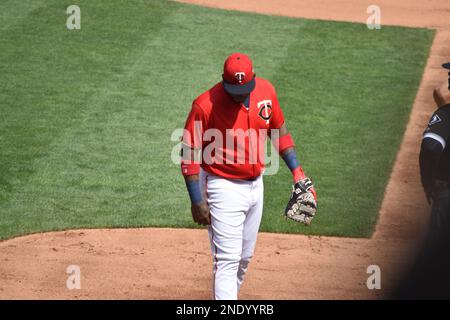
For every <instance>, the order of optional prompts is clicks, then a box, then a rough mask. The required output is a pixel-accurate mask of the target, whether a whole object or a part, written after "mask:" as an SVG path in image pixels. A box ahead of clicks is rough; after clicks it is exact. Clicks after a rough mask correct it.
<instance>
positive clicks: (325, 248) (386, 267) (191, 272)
mask: <svg viewBox="0 0 450 320" xmlns="http://www.w3.org/2000/svg"><path fill="white" fill-rule="evenodd" d="M182 2H190V3H197V4H201V5H207V6H214V7H222V8H226V9H239V10H243V11H251V12H259V13H265V14H277V15H287V16H294V17H304V18H314V19H327V20H339V21H354V22H365V21H366V19H367V17H368V14H367V13H366V8H367V7H368V6H369V5H370V4H371V1H363V0H349V1H333V0H323V1H314V0H308V1H301V2H300V1H295V0H270V1H261V0H247V1H245V2H243V1H238V0H228V1H213V0H192V1H190V0H189V1H188V0H183V1H182ZM377 4H378V5H379V6H380V7H381V10H382V18H381V19H382V20H381V23H382V25H383V24H385V25H402V26H419V27H431V28H435V29H437V33H436V37H435V39H434V42H433V46H432V49H431V54H430V57H429V59H428V62H427V65H426V70H425V73H424V75H423V78H422V82H421V85H420V89H419V91H418V94H417V97H416V100H415V103H414V106H413V110H412V113H411V117H410V120H409V123H408V126H407V130H406V133H405V136H404V138H403V141H402V144H401V148H400V150H399V153H398V155H397V159H396V162H395V165H394V168H393V171H392V174H391V179H390V181H389V184H388V186H387V188H386V192H385V198H384V200H383V204H382V207H381V211H380V218H379V221H378V224H377V226H376V231H375V233H374V235H373V237H372V238H371V239H350V238H336V237H309V236H303V235H282V234H268V233H260V235H259V238H258V244H257V248H256V252H255V257H254V259H253V262H252V263H251V264H250V268H249V272H248V275H247V280H246V282H245V283H244V286H243V288H242V291H241V294H240V298H242V299H308V298H311V299H360V298H378V297H385V296H387V294H389V292H390V291H391V289H392V288H393V287H394V286H395V285H396V284H397V283H398V281H399V280H400V278H401V276H402V274H401V269H402V267H403V266H404V265H406V264H409V263H410V262H411V260H412V253H413V252H414V251H415V249H416V248H417V247H418V246H419V244H420V241H421V238H422V236H423V233H424V230H425V226H426V222H427V220H428V217H427V216H426V215H423V212H426V210H427V205H426V203H425V198H424V196H423V192H422V190H421V187H420V182H419V176H418V161H417V158H418V151H419V145H420V137H421V133H422V131H423V129H424V125H425V124H426V122H427V119H428V118H429V116H430V114H431V112H432V111H433V110H434V109H435V106H434V104H433V101H432V94H431V93H432V88H433V87H435V86H437V85H438V84H440V83H441V82H443V81H445V79H446V76H447V73H446V72H445V70H443V69H442V68H440V65H441V63H442V62H444V61H450V2H448V1H446V0H442V1H437V0H430V1H414V2H411V1H406V0H397V1H395V4H393V3H392V1H389V0H379V1H377ZM371 32H376V31H371ZM373 264H375V265H379V266H380V268H381V271H382V283H381V285H382V289H381V290H368V289H367V287H366V279H367V277H368V274H367V273H366V269H367V267H368V266H369V265H373ZM69 265H78V266H80V268H81V289H80V290H68V289H67V288H66V280H67V277H68V275H67V274H66V268H67V267H68V266H69ZM211 268H212V264H211V256H210V253H209V242H208V236H207V232H206V231H205V230H190V229H150V228H149V229H99V230H73V231H66V232H51V233H44V234H36V235H30V236H25V237H20V238H15V239H11V240H7V241H3V242H0V298H1V299H19V298H26V299H209V298H210V291H211Z"/></svg>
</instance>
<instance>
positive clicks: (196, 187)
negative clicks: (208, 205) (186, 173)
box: [186, 180, 203, 204]
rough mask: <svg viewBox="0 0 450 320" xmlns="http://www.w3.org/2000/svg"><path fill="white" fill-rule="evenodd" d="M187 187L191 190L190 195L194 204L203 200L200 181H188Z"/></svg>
mask: <svg viewBox="0 0 450 320" xmlns="http://www.w3.org/2000/svg"><path fill="white" fill-rule="evenodd" d="M186 187H187V190H188V192H189V197H190V198H191V202H192V203H193V204H197V203H200V202H202V201H203V197H202V192H201V190H200V181H199V180H195V181H187V182H186Z"/></svg>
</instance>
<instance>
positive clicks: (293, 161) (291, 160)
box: [282, 150, 300, 171]
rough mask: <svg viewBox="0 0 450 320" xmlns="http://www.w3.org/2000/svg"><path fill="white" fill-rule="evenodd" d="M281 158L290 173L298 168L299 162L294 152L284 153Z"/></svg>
mask: <svg viewBox="0 0 450 320" xmlns="http://www.w3.org/2000/svg"><path fill="white" fill-rule="evenodd" d="M282 157H283V160H284V162H286V165H287V166H288V168H289V170H291V171H292V170H294V169H296V168H297V167H299V166H300V161H298V159H297V154H296V153H295V151H294V150H292V151H289V152H287V153H284V154H283V156H282Z"/></svg>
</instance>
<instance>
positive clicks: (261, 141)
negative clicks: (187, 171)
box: [183, 78, 284, 179]
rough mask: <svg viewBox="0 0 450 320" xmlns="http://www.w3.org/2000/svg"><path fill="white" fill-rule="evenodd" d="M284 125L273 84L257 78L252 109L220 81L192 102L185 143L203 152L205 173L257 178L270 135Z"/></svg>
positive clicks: (262, 166)
mask: <svg viewBox="0 0 450 320" xmlns="http://www.w3.org/2000/svg"><path fill="white" fill-rule="evenodd" d="M283 123H284V116H283V112H282V111H281V108H280V106H279V103H278V99H277V96H276V92H275V89H274V87H273V86H272V84H271V83H270V82H269V81H267V80H265V79H262V78H256V86H255V89H254V90H253V91H252V92H251V94H250V98H249V107H248V109H247V107H246V106H245V105H244V104H243V103H238V102H235V101H234V100H233V99H232V98H231V97H230V96H229V95H228V94H227V93H226V92H225V90H224V88H223V85H222V82H220V83H217V84H216V85H215V86H214V87H212V88H211V89H209V90H208V91H206V92H204V93H203V94H201V95H200V96H199V97H197V98H196V99H195V100H194V102H193V103H192V109H191V111H190V113H189V116H188V118H187V120H186V124H185V130H184V134H183V143H184V144H186V145H187V146H189V147H191V148H193V149H197V150H199V149H200V150H201V155H202V158H201V161H200V165H201V167H202V168H203V170H205V171H208V172H210V173H212V174H215V175H218V176H221V177H224V178H227V179H254V178H256V177H258V176H259V175H260V174H261V173H262V170H263V169H264V153H265V150H264V148H265V140H266V137H267V135H270V134H271V132H272V133H273V131H274V129H279V128H280V127H281V126H282V125H283ZM183 174H184V172H183Z"/></svg>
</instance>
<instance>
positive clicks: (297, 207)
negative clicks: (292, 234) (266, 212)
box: [284, 178, 317, 225]
mask: <svg viewBox="0 0 450 320" xmlns="http://www.w3.org/2000/svg"><path fill="white" fill-rule="evenodd" d="M292 189H293V190H292V194H291V198H290V199H289V202H288V204H287V207H286V210H285V211H284V215H285V217H286V218H288V219H291V220H294V221H296V222H301V223H304V224H306V225H309V224H310V223H311V221H312V219H313V218H314V215H315V214H316V211H317V203H316V199H315V191H314V186H313V183H312V181H311V179H309V178H305V179H303V180H300V181H298V182H297V183H296V184H294V186H293V187H292Z"/></svg>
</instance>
